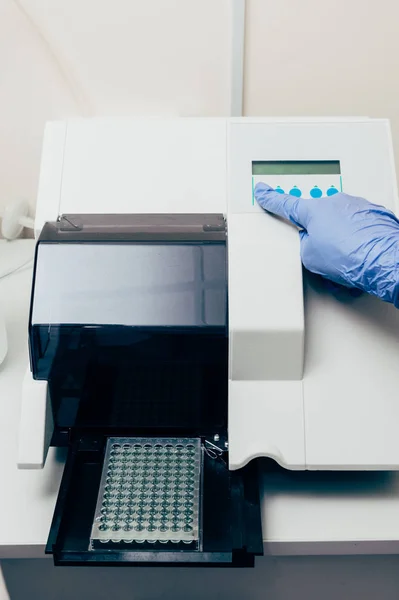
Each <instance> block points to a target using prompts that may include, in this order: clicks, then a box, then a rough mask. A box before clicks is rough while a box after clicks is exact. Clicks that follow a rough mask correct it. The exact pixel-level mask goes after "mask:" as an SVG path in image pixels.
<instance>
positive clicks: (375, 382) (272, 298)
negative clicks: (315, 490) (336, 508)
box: [18, 118, 399, 566]
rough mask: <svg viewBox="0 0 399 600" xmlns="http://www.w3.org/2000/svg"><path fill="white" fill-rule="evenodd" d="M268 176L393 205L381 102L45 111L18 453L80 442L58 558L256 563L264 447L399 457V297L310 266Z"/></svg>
mask: <svg viewBox="0 0 399 600" xmlns="http://www.w3.org/2000/svg"><path fill="white" fill-rule="evenodd" d="M259 182H261V183H265V184H268V185H270V186H272V187H273V188H275V189H276V190H280V193H284V192H289V193H290V194H291V195H293V196H296V197H297V198H301V197H308V198H313V199H314V200H315V201H318V202H321V199H322V198H323V197H327V198H328V197H331V196H334V194H336V193H339V192H342V191H343V192H345V193H349V194H353V195H357V196H363V197H366V198H368V199H369V200H370V201H372V202H375V203H381V199H383V203H384V204H385V205H386V206H387V208H389V209H391V210H393V211H394V212H396V211H397V208H398V199H397V191H396V177H395V170H394V161H393V152H392V142H391V134H390V127H389V123H388V121H386V120H384V119H368V118H357V119H349V118H348V119H344V118H340V119H282V118H281V119H249V118H248V119H247V118H237V119H133V118H126V119H92V120H82V119H78V120H71V121H67V122H54V123H50V124H48V125H47V127H46V132H45V136H44V145H43V155H42V163H41V174H40V184H39V193H38V202H37V212H36V220H35V234H36V238H37V241H38V243H37V247H36V258H35V270H34V278H33V289H32V301H31V313H30V323H29V342H30V359H31V361H30V368H29V369H28V370H27V373H26V377H25V379H24V383H23V391H22V414H21V425H20V437H19V457H18V464H19V467H20V468H40V467H42V466H43V464H44V462H45V458H46V453H47V449H48V445H49V444H50V443H51V444H53V445H56V446H65V447H67V448H68V459H67V462H66V467H65V473H64V478H63V481H62V484H61V489H60V494H59V498H58V502H57V506H56V509H55V515H54V520H53V524H52V527H51V531H50V536H49V543H48V547H47V549H48V552H51V553H53V554H54V559H55V562H56V563H57V564H64V565H68V564H74V565H78V564H115V565H117V564H121V563H122V562H123V563H129V564H130V563H131V564H147V563H154V562H155V563H159V564H165V563H166V564H176V562H180V563H184V564H188V563H190V564H196V565H197V564H203V565H206V564H215V563H219V564H225V565H233V566H234V565H237V566H247V565H251V564H253V560H254V556H256V555H258V554H260V553H261V552H262V535H261V522H260V506H259V496H258V489H257V486H258V480H257V465H258V461H257V460H255V459H257V458H258V457H268V458H270V459H273V460H274V461H276V462H277V463H278V464H279V465H281V466H282V467H284V468H287V469H294V470H342V469H344V470H379V469H398V467H399V442H398V438H397V425H396V423H397V422H398V420H399V403H398V401H397V395H398V389H399V370H398V368H397V364H398V358H399V350H398V339H399V313H398V311H397V310H396V309H395V308H394V307H393V306H390V305H388V304H386V303H384V302H382V301H381V300H379V299H377V298H375V297H371V296H368V295H366V294H364V295H362V296H361V297H358V298H354V297H353V296H352V295H350V294H349V293H348V294H345V293H344V294H343V295H341V296H339V297H337V296H336V295H334V294H332V293H331V292H330V291H329V290H328V289H327V288H326V286H324V285H323V284H322V282H321V281H320V278H318V277H317V276H314V275H310V274H307V273H304V272H303V269H302V264H301V257H300V239H299V235H298V230H297V227H295V226H294V225H292V226H291V225H289V224H287V223H286V222H283V221H282V220H279V219H278V218H276V217H274V216H272V215H270V214H267V213H266V212H265V211H263V210H262V209H261V207H260V206H259V205H258V203H257V202H256V200H255V197H254V189H255V186H256V184H257V183H259ZM147 453H148V454H147ZM169 474H170V475H169ZM169 477H170V479H168V478H169ZM172 482H173V483H172ZM165 483H166V484H165ZM180 485H181V486H182V487H181V488H180ZM183 490H186V491H185V492H183V495H182V496H181V495H180V493H181V491H183ZM169 494H171V496H169ZM185 494H186V495H185ZM187 494H188V495H187ZM184 498H185V500H184ZM171 500H173V501H171ZM185 502H187V505H186V504H185ZM182 506H183V509H182ZM168 507H170V508H168ZM185 509H186V512H185ZM190 511H191V512H190ZM103 517H104V518H103ZM166 517H168V518H166ZM184 518H186V519H188V520H186V521H184ZM181 519H183V520H181ZM191 519H192V521H191ZM174 526H177V528H178V529H176V530H174V529H173V527H174ZM265 526H267V524H265ZM131 527H133V529H131ZM141 527H144V528H145V530H144V529H141ZM154 527H155V529H154ZM165 527H166V528H167V529H165ZM185 527H186V528H187V530H185V529H184V528H185ZM135 528H136V529H135ZM143 531H145V533H143ZM132 532H133V533H132Z"/></svg>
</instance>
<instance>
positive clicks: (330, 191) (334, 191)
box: [327, 185, 338, 196]
mask: <svg viewBox="0 0 399 600" xmlns="http://www.w3.org/2000/svg"><path fill="white" fill-rule="evenodd" d="M334 194H338V190H337V188H336V187H335V185H332V186H331V187H329V188H328V190H327V196H334Z"/></svg>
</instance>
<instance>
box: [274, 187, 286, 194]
mask: <svg viewBox="0 0 399 600" xmlns="http://www.w3.org/2000/svg"><path fill="white" fill-rule="evenodd" d="M274 191H275V192H278V193H279V194H285V192H284V190H283V188H281V187H280V186H279V185H278V186H277V187H276V189H275V190H274Z"/></svg>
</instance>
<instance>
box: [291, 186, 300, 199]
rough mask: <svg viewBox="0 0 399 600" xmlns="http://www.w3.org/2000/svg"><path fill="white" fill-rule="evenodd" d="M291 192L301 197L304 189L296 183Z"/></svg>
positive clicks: (292, 194)
mask: <svg viewBox="0 0 399 600" xmlns="http://www.w3.org/2000/svg"><path fill="white" fill-rule="evenodd" d="M290 194H291V196H296V197H297V198H300V197H301V196H302V191H301V190H300V189H299V188H298V187H297V186H296V185H294V187H293V188H292V189H291V190H290Z"/></svg>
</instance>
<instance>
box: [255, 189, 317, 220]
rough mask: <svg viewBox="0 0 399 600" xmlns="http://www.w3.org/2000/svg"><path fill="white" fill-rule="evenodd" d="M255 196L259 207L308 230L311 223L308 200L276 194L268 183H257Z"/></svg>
mask: <svg viewBox="0 0 399 600" xmlns="http://www.w3.org/2000/svg"><path fill="white" fill-rule="evenodd" d="M254 195H255V199H256V201H257V202H258V204H259V206H261V207H262V208H264V209H265V210H267V211H268V212H271V213H273V214H274V215H278V216H279V217H283V218H284V219H287V220H288V221H291V223H294V225H297V226H298V227H302V228H304V229H306V226H307V224H308V222H309V205H308V201H307V200H305V199H303V198H296V197H295V196H290V195H288V194H280V193H279V192H275V191H274V190H273V188H272V187H270V185H267V183H257V184H256V186H255V190H254Z"/></svg>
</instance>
